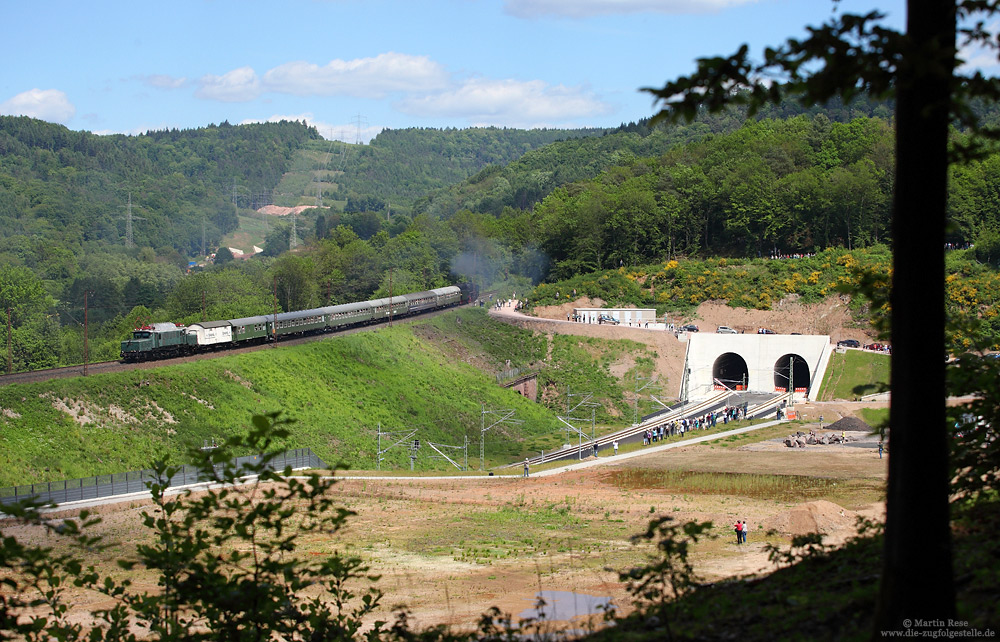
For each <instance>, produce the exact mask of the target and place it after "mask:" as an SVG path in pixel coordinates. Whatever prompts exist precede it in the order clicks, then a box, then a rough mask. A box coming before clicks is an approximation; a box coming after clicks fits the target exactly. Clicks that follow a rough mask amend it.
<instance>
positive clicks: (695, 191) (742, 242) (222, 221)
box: [0, 102, 1000, 370]
mask: <svg viewBox="0 0 1000 642" xmlns="http://www.w3.org/2000/svg"><path fill="white" fill-rule="evenodd" d="M955 136H956V139H957V138H959V137H960V136H961V133H960V132H956V133H955ZM557 138H558V139H559V140H556V139H557ZM893 138H894V137H893V129H892V120H891V110H890V109H889V106H887V105H884V104H876V103H865V102H861V103H857V104H853V103H852V105H850V106H836V105H834V106H828V108H827V109H818V108H813V109H812V110H810V111H806V110H803V109H801V108H798V107H796V106H794V105H789V106H782V107H781V108H780V109H778V108H773V109H771V110H770V111H769V112H766V113H763V114H761V117H760V118H756V119H754V120H751V121H749V122H747V121H746V119H745V114H741V113H739V112H738V111H733V112H729V113H727V114H722V115H713V116H705V117H703V118H701V119H699V120H698V121H696V122H694V123H692V124H690V125H683V126H666V127H662V128H655V129H651V128H650V127H649V125H648V123H647V122H640V123H632V124H628V125H623V126H622V127H620V128H618V129H617V130H615V131H607V132H605V131H598V130H593V131H591V130H578V131H573V132H560V131H557V130H539V131H536V132H519V131H516V130H505V129H494V128H486V129H473V130H419V129H412V130H395V131H387V132H384V133H383V135H382V136H380V137H379V138H378V139H376V141H373V143H372V144H371V145H368V146H362V148H361V149H354V151H353V152H352V153H353V154H354V156H353V161H354V164H353V165H352V169H351V170H350V172H348V171H347V170H346V169H344V170H343V171H342V172H341V173H340V174H339V175H338V176H334V177H332V178H331V180H332V181H333V182H328V183H326V185H327V186H328V187H329V188H330V189H333V190H335V191H337V192H338V193H337V194H336V195H337V196H339V197H342V198H340V199H338V200H333V201H329V202H328V205H332V206H329V207H327V208H324V209H318V208H317V209H313V210H307V211H306V212H305V213H304V214H303V215H302V216H300V217H298V220H297V222H296V226H297V227H296V232H295V236H296V237H297V238H298V239H299V241H300V244H299V246H298V247H295V248H294V251H291V252H289V251H288V250H289V249H290V248H291V245H292V243H291V241H292V236H293V235H292V233H291V229H290V224H289V223H288V222H287V221H282V222H279V223H277V224H273V225H272V226H271V228H270V230H269V233H268V236H267V241H266V243H265V252H264V255H263V256H256V257H254V258H252V259H247V260H233V259H232V256H231V255H230V254H229V252H228V251H223V252H220V253H219V255H218V260H217V262H216V263H215V264H212V263H209V264H207V265H205V266H196V267H195V268H193V269H189V267H188V262H189V260H191V259H192V258H193V257H198V256H199V255H201V250H202V243H203V242H204V243H205V244H206V247H205V250H206V252H211V251H214V250H215V248H216V247H217V246H218V245H217V244H218V242H219V241H218V240H219V239H220V238H221V237H222V235H223V234H225V233H228V232H231V231H233V229H234V228H235V227H236V225H238V222H239V220H240V219H241V218H243V219H244V220H246V219H247V217H248V216H254V217H257V218H259V215H257V214H256V213H255V212H253V211H252V210H251V209H250V207H251V206H256V205H260V204H262V202H263V201H260V202H254V199H255V198H258V196H255V195H261V194H263V195H264V196H261V197H260V198H262V199H264V200H267V198H268V197H267V194H268V192H267V190H268V189H270V190H272V192H271V193H272V194H273V190H274V188H275V186H277V185H278V184H279V183H281V184H283V185H286V186H288V185H298V186H299V187H298V188H297V189H298V190H299V191H300V192H301V193H300V200H302V201H305V202H309V198H310V197H311V196H312V192H311V191H310V190H311V189H313V185H312V184H311V183H310V182H309V180H310V177H311V176H312V175H313V174H314V173H315V172H317V171H318V170H320V169H321V168H322V166H327V167H329V166H333V165H335V163H334V161H336V162H341V161H346V162H345V165H344V166H345V167H346V166H347V165H350V164H351V161H352V158H351V157H350V156H349V155H348V156H346V157H345V158H344V159H340V158H339V157H337V155H336V154H335V151H334V150H335V146H334V145H331V144H330V143H329V142H328V141H324V140H322V139H321V138H320V137H319V136H318V134H317V132H316V131H315V130H314V129H312V128H309V127H307V126H305V125H303V124H301V123H291V122H283V123H270V124H259V125H241V126H231V125H228V124H226V123H223V124H222V125H219V126H211V127H207V128H204V129H199V130H187V131H164V132H151V133H149V134H145V135H142V136H95V135H92V134H89V133H85V132H71V131H69V130H67V129H65V128H63V127H60V126H57V125H51V124H48V123H44V122H41V121H37V120H32V119H28V118H10V117H4V118H0V159H2V161H3V162H2V164H0V185H2V186H3V188H2V189H0V306H2V307H3V308H5V309H6V308H9V309H10V310H11V323H12V334H11V344H12V350H11V352H12V367H13V368H14V369H18V370H21V369H28V368H39V367H45V366H52V365H58V364H67V363H79V362H81V361H82V360H83V358H84V354H83V345H84V340H83V339H84V337H83V325H84V316H85V314H86V317H87V321H88V333H89V334H88V337H87V338H88V339H89V344H90V355H89V358H90V359H92V360H97V359H113V358H116V357H117V354H118V342H119V340H120V339H121V338H123V336H124V335H126V334H127V333H128V332H129V330H130V329H131V328H132V327H134V326H135V325H136V324H137V323H139V322H148V321H168V320H169V321H175V322H191V321H195V320H200V319H203V318H208V319H217V318H233V317H236V316H245V315H253V314H259V313H260V312H261V310H270V309H271V306H272V292H273V291H274V292H275V293H276V295H277V299H278V304H279V306H280V308H281V309H283V310H287V309H303V308H308V307H313V306H316V305H325V304H328V303H341V302H346V301H353V300H359V299H365V298H369V297H372V296H381V295H385V294H387V293H388V289H389V275H390V271H391V273H392V282H393V292H394V293H401V292H406V291H416V290H422V289H427V288H432V287H438V286H441V285H444V284H448V283H453V282H455V281H457V280H460V279H473V280H475V281H477V282H478V283H480V284H481V285H482V286H483V287H485V288H490V289H496V290H499V291H501V292H503V291H512V290H517V291H520V292H527V291H529V290H531V289H532V288H533V287H534V286H536V285H538V284H543V283H546V282H547V283H552V284H573V285H571V286H570V287H569V288H567V287H565V285H563V286H560V287H562V290H563V291H564V292H566V291H569V290H570V289H573V288H576V289H583V290H585V291H589V289H591V288H590V286H589V285H588V286H583V285H582V284H583V283H584V282H587V283H590V282H593V283H598V284H608V283H618V284H619V285H620V286H621V287H619V288H618V289H619V290H620V292H621V293H622V294H621V296H617V297H615V296H610V295H609V292H608V291H603V290H601V288H594V289H595V292H594V294H595V295H599V296H601V298H604V299H605V300H608V301H609V302H610V301H612V300H618V301H632V302H634V303H636V304H639V303H642V304H643V305H647V304H652V305H654V306H655V307H657V308H658V309H660V310H661V311H663V310H666V309H676V308H683V307H684V306H691V305H696V304H697V303H698V302H700V301H701V300H705V299H707V298H722V299H727V300H730V302H731V303H732V304H734V305H744V306H750V307H761V306H764V307H766V306H768V305H770V302H771V301H773V300H775V299H777V298H780V296H781V295H782V293H793V292H794V293H798V294H800V295H804V296H807V297H813V296H817V295H820V294H830V293H832V292H833V291H834V288H833V287H832V286H831V284H835V283H836V282H837V280H838V279H840V278H850V277H849V276H848V275H846V273H844V272H843V268H844V266H843V265H839V264H838V263H837V258H836V257H833V258H827V259H825V260H823V261H820V262H819V263H818V264H816V265H810V266H809V268H808V269H802V268H800V269H798V270H797V273H796V275H793V274H792V273H786V271H784V270H779V272H780V273H777V272H775V271H774V270H773V269H771V268H767V269H765V270H763V271H761V270H758V269H756V268H754V269H749V270H741V269H738V268H736V267H735V266H738V265H742V264H744V263H745V262H747V261H753V260H755V259H757V258H762V259H766V258H767V257H770V256H772V255H779V256H787V255H792V256H802V255H813V254H821V253H823V252H824V251H826V250H829V249H831V248H845V251H846V252H847V255H849V256H853V257H855V258H854V259H852V260H854V261H856V262H859V263H871V261H869V260H868V259H864V258H863V257H862V255H859V254H857V252H869V251H874V252H875V254H876V255H877V256H878V257H880V258H879V260H878V261H876V263H878V264H879V265H880V266H881V265H883V263H884V264H886V265H887V260H888V259H887V258H885V260H883V258H884V257H887V256H888V253H889V252H890V251H891V249H890V248H888V247H886V246H885V245H884V244H885V243H887V233H888V229H887V227H888V220H889V219H888V217H889V212H888V207H889V205H888V204H889V202H890V199H889V195H890V194H891V192H892V188H893V176H894V167H893V163H892V149H893V145H894V140H893ZM324 150H327V151H328V152H329V153H328V154H326V155H324V154H325V152H324ZM331 159H333V160H331ZM998 163H1000V157H998V156H988V157H985V158H983V159H981V160H979V161H977V162H974V163H970V164H966V165H962V166H956V167H955V168H954V169H953V170H952V172H953V176H952V181H951V199H950V211H949V214H950V217H951V220H952V223H953V224H952V227H951V228H950V232H949V241H950V242H952V243H953V244H954V245H955V246H956V247H967V246H968V245H969V244H974V246H975V247H974V249H973V250H971V251H969V252H963V253H962V254H961V256H962V257H963V259H962V261H961V262H960V263H961V265H958V264H957V263H956V265H957V267H955V269H954V271H953V277H954V278H953V281H952V282H950V283H951V284H952V286H953V287H954V290H953V291H954V293H955V294H954V297H953V298H954V299H955V302H956V303H955V304H956V305H957V306H961V307H964V308H967V309H969V310H972V311H975V315H976V316H978V317H982V318H984V319H986V320H987V321H988V323H987V324H986V325H985V328H986V329H985V330H982V331H977V332H975V333H972V334H970V335H969V336H973V335H974V336H977V337H979V338H978V339H977V341H978V340H979V339H982V338H984V337H986V338H988V337H991V336H993V334H995V331H994V329H993V327H992V325H993V324H992V319H993V318H994V317H996V314H995V311H994V305H993V302H994V301H995V298H994V295H993V289H994V288H993V286H992V284H987V285H983V283H979V285H976V283H977V280H978V281H982V282H984V283H985V281H984V280H985V279H986V276H985V275H986V274H988V273H989V269H988V268H986V267H984V266H992V267H996V266H997V264H998V263H1000V220H998V215H997V212H998V211H1000V208H998V207H997V205H998V203H997V200H998V198H1000V197H998V196H997V195H998V194H1000V185H998V184H997V182H998V180H1000V179H998V178H997V177H998V176H1000V171H998V169H1000V167H998V166H997V164H998ZM406 168H409V169H406ZM338 171H340V170H338ZM297 175H298V176H300V177H301V178H299V179H295V180H293V179H294V178H295V176H297ZM470 175H471V176H470ZM380 176H381V177H383V178H384V180H383V179H382V178H379V177H380ZM463 177H468V178H465V179H463ZM327 178H330V177H327ZM369 179H370V180H372V182H371V183H365V182H364V181H365V180H369ZM296 181H298V182H296ZM455 181H459V182H455ZM376 184H378V186H377V187H376ZM366 185H367V186H366ZM439 185H447V187H441V188H439V189H434V188H435V187H436V186H439ZM348 186H351V187H350V188H348ZM262 188H263V189H262ZM367 190H371V191H367ZM407 190H410V191H407ZM427 190H430V191H427ZM331 195H332V194H331ZM418 195H419V196H418ZM130 198H131V202H132V208H131V211H132V214H133V221H132V239H133V242H134V247H126V240H127V239H126V231H127V229H126V228H127V220H126V217H127V213H128V202H129V199H130ZM389 198H392V199H397V198H398V199H403V200H402V201H400V202H405V199H406V198H415V199H416V200H415V201H414V205H413V208H412V210H411V211H406V209H405V208H400V209H397V208H396V205H395V204H392V205H391V212H390V209H389V208H390V201H389V200H388V199H389ZM913 216H914V219H915V220H919V216H920V213H919V212H915V213H913ZM878 248H882V249H878ZM956 256H957V255H956ZM705 257H716V258H711V259H709V258H705ZM703 260H708V261H718V260H725V261H728V262H729V263H728V265H729V268H728V270H722V272H724V273H725V274H737V275H739V274H743V273H744V272H745V274H744V277H745V278H746V280H747V283H748V284H751V285H752V286H753V289H754V292H749V291H748V290H747V287H748V286H747V287H744V286H745V285H746V284H744V285H741V286H740V287H735V286H734V289H730V290H726V289H724V288H722V286H721V285H718V287H715V288H711V287H708V286H707V285H706V284H710V283H711V282H713V279H714V278H715V277H714V276H713V273H714V272H716V271H718V268H719V267H720V266H719V265H718V264H716V265H708V264H706V265H702V264H700V263H699V262H700V261H703ZM827 264H829V265H828V266H827V267H823V266H825V265H827ZM671 265H675V266H679V268H677V267H670V266H671ZM838 265H839V267H838ZM657 266H659V267H657ZM665 266H666V267H665ZM879 269H882V268H879ZM838 270H840V272H838ZM983 270H986V272H985V273H984V272H983ZM661 272H662V274H661ZM793 272H795V270H793ZM696 273H697V274H696ZM623 274H631V275H632V277H631V279H632V281H633V282H634V283H636V284H641V283H642V280H643V279H644V278H645V276H644V275H647V276H649V277H651V278H653V281H654V282H655V281H661V282H664V281H666V280H668V274H669V275H670V279H674V280H675V281H676V283H674V284H673V285H671V287H662V288H661V287H659V286H651V287H650V288H649V289H650V292H649V294H648V300H646V299H647V295H645V294H641V291H642V288H638V289H636V292H638V293H639V294H634V295H633V294H630V293H631V292H632V289H630V287H625V286H627V285H628V283H625V282H621V279H622V278H625V277H623V276H622V275H623ZM695 274H696V276H694V277H693V278H695V279H696V281H694V284H695V286H697V287H695V286H692V285H691V284H690V283H689V282H688V281H689V280H690V279H689V278H688V275H695ZM681 277H683V278H681ZM699 278H700V279H701V280H702V281H701V282H698V281H697V279H699ZM727 279H728V277H727ZM626 280H628V279H626ZM720 283H721V282H720ZM970 283H971V285H970ZM963 288H964V289H963ZM598 290H601V291H600V292H598ZM546 292H547V290H545V288H544V286H543V287H542V288H541V289H539V290H537V291H536V294H535V295H533V297H532V298H533V299H534V300H539V301H541V300H544V299H545V298H546V297H547V296H549V294H546ZM765 295H766V296H765ZM85 306H86V312H85V310H84V307H85ZM997 330H1000V328H997ZM980 335H982V336H980Z"/></svg>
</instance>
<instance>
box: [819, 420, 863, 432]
mask: <svg viewBox="0 0 1000 642" xmlns="http://www.w3.org/2000/svg"><path fill="white" fill-rule="evenodd" d="M824 428H826V429H827V430H833V431H835V432H867V433H870V432H871V431H872V427H871V426H869V425H868V424H866V423H865V422H863V421H861V420H860V419H858V418H857V417H844V418H843V419H838V420H837V421H835V422H833V423H832V424H830V425H829V426H824Z"/></svg>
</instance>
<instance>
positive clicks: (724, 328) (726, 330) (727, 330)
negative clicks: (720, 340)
mask: <svg viewBox="0 0 1000 642" xmlns="http://www.w3.org/2000/svg"><path fill="white" fill-rule="evenodd" d="M715 333H716V334H739V333H738V332H736V330H733V329H732V328H730V327H729V326H728V325H720V326H719V327H718V328H716V329H715Z"/></svg>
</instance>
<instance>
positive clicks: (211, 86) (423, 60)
mask: <svg viewBox="0 0 1000 642" xmlns="http://www.w3.org/2000/svg"><path fill="white" fill-rule="evenodd" d="M150 78H154V77H150ZM163 78H164V80H161V81H160V82H167V81H168V80H170V79H167V77H163ZM181 81H183V79H181ZM147 82H150V81H149V80H147ZM198 84H199V88H198V91H197V92H196V93H195V95H196V96H197V97H199V98H206V99H210V100H219V101H223V102H247V101H250V100H253V99H255V98H257V97H258V96H260V95H261V94H263V93H269V92H271V93H277V94H291V95H294V96H334V95H343V96H355V97H361V98H382V97H384V96H385V95H386V94H390V93H394V92H412V91H433V90H436V89H442V88H444V87H446V86H447V84H448V73H447V72H446V71H445V69H444V68H443V67H442V66H441V65H440V64H438V63H436V62H434V61H432V60H431V59H430V58H428V57H427V56H410V55H406V54H398V53H393V52H388V53H384V54H379V55H378V56H375V57H374V58H355V59H354V60H331V61H330V62H328V63H327V64H325V65H317V64H314V63H311V62H305V61H295V62H288V63H285V64H283V65H279V66H277V67H275V68H273V69H270V70H268V71H266V72H265V73H264V74H263V76H258V75H257V72H256V71H254V70H253V68H251V67H240V68H239V69H234V70H232V71H230V72H228V73H226V74H224V75H222V76H214V75H206V76H203V77H202V78H201V79H200V80H199V81H198Z"/></svg>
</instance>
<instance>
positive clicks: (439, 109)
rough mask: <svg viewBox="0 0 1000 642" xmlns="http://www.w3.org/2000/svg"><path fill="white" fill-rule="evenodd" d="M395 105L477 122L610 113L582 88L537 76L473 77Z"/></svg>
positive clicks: (529, 122)
mask: <svg viewBox="0 0 1000 642" xmlns="http://www.w3.org/2000/svg"><path fill="white" fill-rule="evenodd" d="M397 107H398V108H399V109H400V110H401V111H404V112H406V113H408V114H411V115H414V116H426V117H461V118H465V119H466V120H468V121H469V122H474V123H477V124H490V123H495V124H503V125H509V126H515V127H540V126H554V125H558V124H565V123H569V122H571V121H574V120H576V119H580V118H591V117H594V116H599V115H603V114H607V113H610V111H611V109H610V106H609V105H608V104H607V103H605V102H603V101H601V100H599V99H598V98H596V97H595V96H594V95H593V94H591V93H590V92H588V91H585V90H583V89H581V88H576V87H566V86H565V85H554V86H553V85H547V84H545V83H544V82H542V81H540V80H532V81H527V82H523V81H517V80H509V79H508V80H488V79H481V78H480V79H472V80H470V81H468V82H467V83H465V84H464V85H463V86H461V87H459V88H457V89H454V90H450V91H444V92H441V93H437V94H431V95H426V96H422V97H413V98H407V99H404V100H402V101H400V102H399V103H398V104H397Z"/></svg>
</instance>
